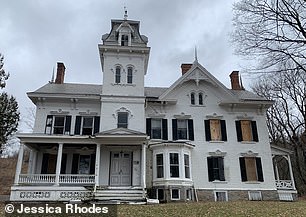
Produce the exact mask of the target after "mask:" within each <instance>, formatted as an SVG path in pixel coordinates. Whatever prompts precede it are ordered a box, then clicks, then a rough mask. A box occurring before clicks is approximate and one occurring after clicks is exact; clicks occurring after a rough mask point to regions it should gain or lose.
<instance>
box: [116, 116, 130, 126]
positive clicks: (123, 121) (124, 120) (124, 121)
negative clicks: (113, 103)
mask: <svg viewBox="0 0 306 217" xmlns="http://www.w3.org/2000/svg"><path fill="white" fill-rule="evenodd" d="M127 126H128V113H127V112H119V113H118V128H120V127H122V128H127Z"/></svg>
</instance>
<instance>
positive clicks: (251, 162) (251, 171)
mask: <svg viewBox="0 0 306 217" xmlns="http://www.w3.org/2000/svg"><path fill="white" fill-rule="evenodd" d="M239 162H240V172H241V180H242V182H247V181H259V182H263V181H264V179H263V172H262V165H261V159H260V158H259V157H240V158H239Z"/></svg>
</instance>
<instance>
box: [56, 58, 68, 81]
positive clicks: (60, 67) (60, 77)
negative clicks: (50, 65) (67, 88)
mask: <svg viewBox="0 0 306 217" xmlns="http://www.w3.org/2000/svg"><path fill="white" fill-rule="evenodd" d="M65 69H66V67H65V65H64V63H59V62H58V63H57V73H56V79H55V84H63V83H64V77H65Z"/></svg>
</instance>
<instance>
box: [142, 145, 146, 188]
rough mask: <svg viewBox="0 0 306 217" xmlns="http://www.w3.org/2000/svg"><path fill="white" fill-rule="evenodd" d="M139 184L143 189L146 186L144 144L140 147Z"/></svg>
mask: <svg viewBox="0 0 306 217" xmlns="http://www.w3.org/2000/svg"><path fill="white" fill-rule="evenodd" d="M141 148H142V149H141V175H142V178H141V186H142V188H143V189H145V188H146V144H143V145H142V147H141Z"/></svg>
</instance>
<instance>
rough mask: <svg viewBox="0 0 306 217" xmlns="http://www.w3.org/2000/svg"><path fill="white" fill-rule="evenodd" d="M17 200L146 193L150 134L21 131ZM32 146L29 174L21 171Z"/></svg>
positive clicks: (132, 197) (136, 198)
mask: <svg viewBox="0 0 306 217" xmlns="http://www.w3.org/2000/svg"><path fill="white" fill-rule="evenodd" d="M19 138H20V140H21V146H20V149H19V155H18V161H17V166H16V175H15V181H14V185H13V186H12V188H11V200H12V201H30V200H31V201H33V200H34V201H70V200H127V201H128V200H133V201H142V200H144V199H145V197H146V180H145V178H146V176H145V174H146V167H145V162H146V159H145V157H146V156H145V153H146V145H147V136H146V135H145V134H142V133H139V132H135V131H130V130H127V129H115V130H111V131H107V132H102V133H99V134H96V135H94V136H70V135H46V134H19ZM25 149H29V153H30V154H29V161H28V168H27V172H26V173H21V168H22V164H23V156H24V150H25Z"/></svg>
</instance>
